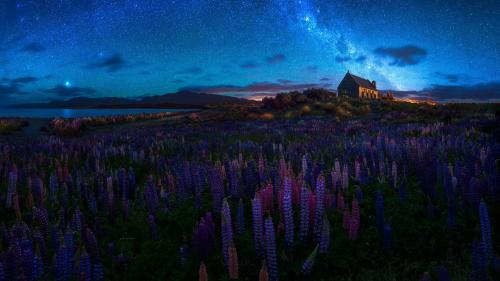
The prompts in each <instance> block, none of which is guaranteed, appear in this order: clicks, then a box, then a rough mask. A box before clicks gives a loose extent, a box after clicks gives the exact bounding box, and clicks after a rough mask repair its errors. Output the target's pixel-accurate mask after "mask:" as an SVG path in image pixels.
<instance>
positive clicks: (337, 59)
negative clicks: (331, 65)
mask: <svg viewBox="0 0 500 281" xmlns="http://www.w3.org/2000/svg"><path fill="white" fill-rule="evenodd" d="M350 60H351V57H349V56H336V57H335V62H336V63H344V62H348V61H350Z"/></svg>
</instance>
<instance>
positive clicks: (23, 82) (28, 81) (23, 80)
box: [10, 76, 39, 84]
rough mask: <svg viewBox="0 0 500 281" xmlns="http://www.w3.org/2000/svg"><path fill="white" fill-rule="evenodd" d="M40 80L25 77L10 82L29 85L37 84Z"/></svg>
mask: <svg viewBox="0 0 500 281" xmlns="http://www.w3.org/2000/svg"><path fill="white" fill-rule="evenodd" d="M38 80H39V79H38V78H36V77H33V76H23V77H18V78H14V79H12V80H10V82H11V83H12V84H29V83H34V82H37V81H38Z"/></svg>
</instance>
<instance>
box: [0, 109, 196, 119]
mask: <svg viewBox="0 0 500 281" xmlns="http://www.w3.org/2000/svg"><path fill="white" fill-rule="evenodd" d="M183 111H192V109H150V108H128V109H127V108H125V109H121V108H120V109H60V108H36V109H33V108H0V117H24V118H55V117H63V118H77V117H91V116H110V115H129V114H139V113H158V112H183Z"/></svg>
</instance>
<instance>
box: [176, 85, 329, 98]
mask: <svg viewBox="0 0 500 281" xmlns="http://www.w3.org/2000/svg"><path fill="white" fill-rule="evenodd" d="M331 86H332V85H331V84H328V83H302V84H293V83H287V84H284V83H270V82H255V83H251V84H248V85H245V86H236V85H214V86H188V87H183V88H180V89H179V91H194V92H203V93H208V94H235V93H244V94H248V95H250V94H254V93H260V94H261V93H279V92H289V91H301V90H305V89H311V88H330V87H331Z"/></svg>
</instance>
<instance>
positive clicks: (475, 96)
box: [395, 81, 500, 102]
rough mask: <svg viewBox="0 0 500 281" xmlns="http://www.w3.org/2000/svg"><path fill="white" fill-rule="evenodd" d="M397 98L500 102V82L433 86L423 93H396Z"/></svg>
mask: <svg viewBox="0 0 500 281" xmlns="http://www.w3.org/2000/svg"><path fill="white" fill-rule="evenodd" d="M395 94H396V97H399V98H412V99H431V100H434V101H437V102H447V101H461V102H474V101H496V102H498V101H500V81H492V82H489V83H480V84H475V85H461V86H450V85H433V86H432V87H429V88H426V89H423V90H422V91H406V92H395Z"/></svg>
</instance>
